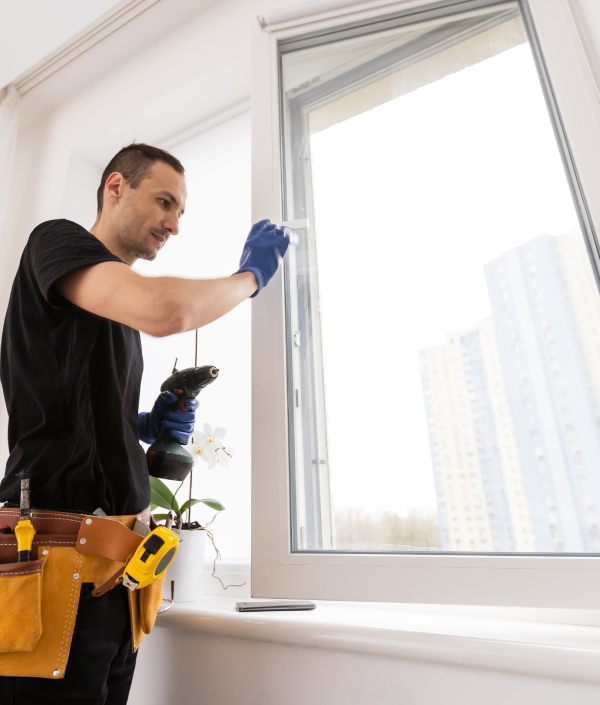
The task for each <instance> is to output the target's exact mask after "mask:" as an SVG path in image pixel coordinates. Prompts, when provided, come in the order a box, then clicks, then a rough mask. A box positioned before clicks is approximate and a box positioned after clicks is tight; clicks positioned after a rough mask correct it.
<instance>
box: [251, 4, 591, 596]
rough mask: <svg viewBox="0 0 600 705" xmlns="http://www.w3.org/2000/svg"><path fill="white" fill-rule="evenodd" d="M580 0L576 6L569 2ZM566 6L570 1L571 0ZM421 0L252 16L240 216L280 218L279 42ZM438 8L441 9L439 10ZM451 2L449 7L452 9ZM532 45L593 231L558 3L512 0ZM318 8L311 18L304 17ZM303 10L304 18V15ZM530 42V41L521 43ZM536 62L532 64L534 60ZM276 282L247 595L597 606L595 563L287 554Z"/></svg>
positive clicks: (583, 98)
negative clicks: (246, 179)
mask: <svg viewBox="0 0 600 705" xmlns="http://www.w3.org/2000/svg"><path fill="white" fill-rule="evenodd" d="M579 1H580V2H581V1H583V0H579ZM572 2H573V3H575V2H576V0H572ZM441 4H443V3H440V2H432V1H431V0H407V1H404V2H402V1H400V2H386V1H385V0H374V1H372V2H363V3H360V4H357V3H356V2H354V3H353V2H351V1H349V2H346V3H345V4H342V3H340V0H329V2H320V3H319V4H318V6H319V9H318V10H315V3H306V5H305V6H304V7H305V11H304V13H303V11H302V6H293V7H291V8H290V9H289V10H288V12H287V14H286V12H285V11H284V10H280V11H279V12H278V13H273V16H272V17H271V18H270V17H269V16H268V15H267V16H264V17H262V18H259V23H260V26H257V28H256V30H255V33H254V42H253V61H254V63H253V85H252V124H253V127H252V150H253V152H252V153H253V157H252V161H253V164H252V184H253V194H252V214H253V219H254V220H260V219H262V218H265V217H270V218H272V219H273V220H278V221H280V222H281V220H282V192H281V181H282V173H281V153H280V139H281V136H280V125H279V95H278V86H279V77H278V52H277V45H278V42H279V41H280V40H282V39H287V38H290V37H293V36H297V35H303V34H307V33H309V32H313V31H319V30H322V29H327V28H329V27H332V26H335V25H343V24H347V23H349V22H355V21H360V20H363V19H367V18H371V17H375V16H383V15H388V14H390V13H392V12H396V11H399V12H403V11H412V10H421V9H424V8H429V7H437V6H440V5H441ZM448 4H450V3H448ZM453 4H457V2H454V3H453ZM521 6H522V8H523V11H524V13H528V14H529V17H530V20H531V23H532V26H533V27H534V31H535V35H536V38H537V42H538V45H539V48H540V52H541V54H540V56H538V63H540V65H543V66H544V67H545V74H544V73H543V72H542V80H543V81H544V82H546V81H547V79H548V81H547V82H546V90H547V91H551V93H552V95H553V96H554V101H555V104H556V105H557V106H559V110H560V114H558V112H554V114H553V119H554V122H555V124H557V125H560V126H561V128H562V129H561V130H559V132H561V133H562V135H563V136H564V137H565V139H563V138H562V137H560V139H561V141H563V151H566V153H568V154H570V157H571V162H572V163H573V164H576V165H577V170H576V172H575V170H574V169H573V168H571V166H570V165H567V168H568V169H569V171H570V175H571V179H572V180H574V181H575V182H577V183H579V185H580V188H581V191H582V192H583V193H585V194H586V201H585V203H582V202H580V203H579V204H578V205H579V208H580V210H581V212H582V213H583V216H582V217H583V218H584V219H587V220H588V224H589V227H588V230H589V231H590V232H591V233H592V234H593V243H592V244H591V250H592V257H593V259H594V262H595V267H596V271H600V267H599V263H600V257H599V254H598V252H599V248H598V242H597V239H596V237H595V234H594V229H593V223H598V224H600V193H599V192H598V191H599V190H598V188H597V184H598V183H600V94H599V91H598V88H597V85H596V82H595V80H594V76H593V73H592V70H591V68H590V63H589V61H588V58H587V57H586V54H585V48H584V44H583V42H582V38H581V36H580V34H579V33H578V27H577V24H576V16H575V17H574V10H576V5H573V6H572V3H571V2H569V0H521ZM315 12H318V14H315ZM306 13H312V14H306ZM532 46H535V45H534V44H532ZM542 57H543V58H542ZM284 314H285V311H284V297H283V275H282V274H279V275H278V276H277V278H276V279H275V280H274V281H273V283H272V284H271V285H270V286H269V287H268V288H267V289H265V291H264V292H263V293H262V294H261V296H260V297H257V298H256V299H255V300H254V301H253V310H252V315H253V322H252V337H253V343H252V354H253V373H252V567H251V573H252V576H251V593H252V596H254V597H278V598H312V599H325V600H352V601H372V602H406V603H419V604H422V603H435V604H455V605H460V604H462V605H496V606H520V607H546V608H586V609H593V608H595V607H597V605H598V595H600V556H599V557H596V556H585V557H579V556H578V557H569V556H560V555H558V556H539V555H538V556H527V555H511V556H506V555H502V556H489V555H488V556H477V555H472V556H470V555H461V556H456V555H406V554H403V555H390V554H348V553H343V554H341V553H335V552H322V553H310V552H304V551H303V552H292V551H291V536H290V531H291V526H292V522H291V517H290V499H289V497H290V487H289V450H288V428H287V408H288V407H287V399H286V390H287V381H286V359H285V355H286V353H285V340H284V335H285V326H284Z"/></svg>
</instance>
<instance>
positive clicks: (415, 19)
mask: <svg viewBox="0 0 600 705" xmlns="http://www.w3.org/2000/svg"><path fill="white" fill-rule="evenodd" d="M413 5H414V4H413ZM551 5H552V7H551ZM531 6H532V7H531ZM559 6H561V0H556V2H553V3H550V4H549V3H545V4H544V5H542V4H540V3H538V2H535V3H525V2H508V3H498V2H481V1H479V2H475V1H474V2H454V3H452V2H448V3H445V4H440V3H435V4H431V3H426V2H423V3H420V4H419V7H417V8H415V7H414V6H413V8H412V9H411V10H410V12H409V11H406V10H404V11H403V9H402V3H400V4H399V7H398V10H397V12H396V14H393V13H392V12H391V10H390V6H389V5H387V6H386V7H385V14H380V15H377V13H375V14H373V13H372V14H371V15H369V16H367V15H361V16H360V17H357V16H354V15H352V13H347V14H349V15H350V16H346V17H344V21H343V22H340V21H339V20H338V23H337V24H327V25H326V24H323V23H320V24H317V25H315V26H314V28H313V31H311V30H310V29H307V23H306V22H305V23H303V24H302V31H301V33H295V32H291V31H290V30H287V31H281V32H277V30H273V31H272V32H271V34H265V36H264V37H261V39H263V41H262V42H260V44H262V47H263V49H262V51H263V52H264V53H262V54H260V55H261V56H264V57H265V63H264V64H262V65H260V64H259V66H262V69H263V72H264V73H265V75H267V76H268V75H269V73H268V71H265V67H266V66H268V65H269V62H270V61H273V65H275V66H277V67H278V72H277V84H276V85H275V84H270V86H269V89H267V88H266V87H265V86H264V85H263V84H261V83H260V81H259V79H258V78H257V85H256V90H255V92H254V100H253V102H254V104H256V103H257V100H256V98H257V96H260V95H262V96H263V97H264V98H265V99H267V98H268V96H269V90H273V89H274V88H277V90H275V91H274V95H275V96H276V97H277V98H278V100H277V101H276V100H274V101H273V102H272V103H269V102H268V100H267V101H266V102H267V103H268V104H269V105H271V106H273V108H274V109H273V112H272V117H273V120H274V121H275V122H274V124H276V125H278V127H277V128H276V129H273V130H272V131H270V132H269V139H267V131H266V128H265V130H264V132H263V131H262V129H263V128H262V127H261V128H257V131H256V132H255V135H254V139H255V146H256V145H257V144H260V146H261V148H262V152H261V153H262V154H264V152H265V150H264V147H265V144H271V145H272V149H271V150H270V151H269V150H267V151H269V154H270V155H272V157H273V162H272V163H271V165H270V166H271V172H270V173H269V171H268V168H267V167H266V166H265V167H264V168H263V169H262V170H261V167H260V161H259V162H258V163H255V165H254V168H255V174H254V182H255V185H256V184H257V183H258V180H257V176H258V174H259V173H260V177H261V179H260V183H261V186H260V187H258V188H257V195H256V197H255V207H256V205H257V204H258V203H259V202H261V199H262V204H261V205H262V207H263V208H265V207H270V208H271V211H270V212H279V213H281V216H282V220H284V221H287V222H292V223H294V224H295V225H296V227H297V229H298V230H299V234H300V243H299V245H298V246H297V247H295V248H291V250H290V253H289V255H288V257H287V260H286V269H285V272H284V277H282V278H281V279H280V280H279V287H277V286H274V287H273V288H272V289H271V290H270V291H269V292H268V293H267V292H265V294H266V295H265V296H264V297H261V299H260V300H257V301H256V303H255V305H254V314H255V315H254V324H253V326H254V332H253V336H254V343H253V345H254V357H255V363H254V390H253V394H254V398H253V419H254V424H255V427H254V430H253V472H254V488H253V594H255V595H257V596H258V595H270V596H275V595H281V596H289V597H292V596H301V595H302V594H304V595H312V596H313V597H321V598H332V599H336V598H337V599H367V600H390V601H394V600H398V601H412V602H428V601H438V602H465V603H471V604H478V603H487V604H510V603H512V602H515V603H518V604H536V605H540V604H547V605H550V604H552V605H556V604H563V606H565V604H569V602H568V601H569V599H570V595H571V594H572V593H571V590H572V589H573V588H574V586H575V585H577V584H581V583H579V582H578V581H579V580H580V578H581V575H582V574H585V575H586V576H587V577H588V578H589V579H590V580H589V583H590V585H589V586H586V588H585V590H588V589H589V590H592V582H593V581H594V580H597V579H598V578H597V577H596V576H597V565H598V560H597V558H596V554H597V553H598V552H599V551H598V549H599V548H600V542H599V539H598V538H597V532H595V531H590V530H589V526H590V525H591V524H592V522H593V523H594V524H596V523H597V522H598V520H599V519H600V517H596V515H595V514H594V515H593V516H592V515H591V513H590V510H589V508H588V509H586V507H585V506H584V505H583V504H582V501H581V498H580V497H578V495H577V489H576V485H577V483H576V481H575V478H576V477H577V475H581V474H582V473H584V474H585V469H586V468H587V469H588V475H586V477H587V480H588V491H589V483H591V484H592V485H593V487H595V490H596V492H597V493H598V496H597V498H596V496H595V497H594V506H600V505H598V499H600V479H598V478H596V477H595V474H594V470H593V468H594V467H598V462H597V461H598V460H600V444H599V441H598V439H597V438H596V434H595V431H594V429H595V425H594V422H593V419H594V418H595V416H594V411H593V409H594V406H595V404H596V399H597V397H598V396H600V388H599V389H598V390H597V391H594V387H593V385H592V386H590V385H589V384H587V379H588V378H593V377H594V374H593V366H594V355H595V350H596V347H597V344H598V341H597V340H596V339H595V336H594V335H593V331H592V330H591V325H590V320H589V317H590V314H589V313H584V312H583V310H582V309H581V308H575V306H574V301H575V300H576V298H577V295H576V293H575V292H576V291H577V290H578V288H579V287H580V286H581V285H580V282H581V280H585V281H586V282H587V284H586V285H585V286H586V288H587V289H588V290H592V291H593V292H594V296H595V297H596V298H598V291H597V288H596V286H595V282H594V269H593V268H592V266H591V265H590V257H589V256H588V253H587V250H589V252H590V253H591V254H592V262H595V261H596V256H597V255H596V252H595V239H594V234H593V230H592V227H591V223H590V221H589V219H588V214H589V212H590V210H591V209H590V208H589V205H588V203H587V201H586V200H585V198H584V195H583V189H582V188H581V184H582V180H583V179H582V177H581V174H580V172H579V171H578V170H576V168H575V163H574V158H573V157H574V153H573V145H572V144H571V143H570V142H569V141H568V140H567V134H566V131H565V130H564V129H563V127H564V123H565V120H564V115H563V114H562V113H561V112H560V111H559V106H558V104H557V102H556V100H555V98H556V96H555V90H554V88H552V89H551V88H550V81H549V78H548V75H547V73H546V59H547V56H546V54H544V57H543V58H542V56H541V53H540V48H539V44H538V40H537V33H538V32H539V26H542V27H545V26H546V24H545V22H546V19H547V17H546V14H545V13H546V12H550V14H551V13H552V11H553V10H556V7H559ZM544 8H545V9H544ZM563 9H564V3H563ZM533 10H535V12H533ZM383 12H384V11H383V10H382V13H383ZM534 18H535V19H536V20H538V22H536V23H535V24H534V21H533V20H534ZM556 19H557V16H556V15H555V16H554V18H553V22H554V24H556ZM553 26H554V25H553ZM562 29H563V30H564V27H562ZM536 30H537V31H536ZM546 42H547V44H546V46H547V47H549V48H550V55H553V51H559V45H560V43H557V44H556V49H554V48H553V47H554V45H553V44H552V42H550V40H549V39H546ZM257 52H259V49H257ZM267 56H268V61H267ZM257 76H258V71H257ZM261 86H262V93H261V92H260V91H261ZM265 112H266V111H265ZM568 112H569V114H571V113H572V111H571V110H569V111H568ZM584 112H585V111H584ZM256 122H257V124H260V125H265V124H267V123H266V120H262V121H258V120H257V121H256ZM579 128H580V129H583V125H579ZM556 137H558V139H556ZM259 139H260V143H259V142H258V140H259ZM264 164H265V165H266V164H267V159H266V158H265V161H264ZM273 164H275V169H274V170H273ZM578 165H579V162H578ZM565 166H566V169H565ZM274 175H275V176H274ZM278 175H280V177H279V176H278ZM269 190H271V197H272V198H273V199H274V200H273V201H272V202H270V203H269V196H267V195H266V192H267V191H269ZM263 192H264V193H263ZM261 193H263V196H260V195H259V194H261ZM256 215H259V213H256ZM574 252H575V253H576V256H574V255H573V253H574ZM574 261H576V262H577V263H578V264H577V265H574V264H573V262H574ZM532 272H535V276H534V277H532V276H531V273H532ZM541 299H543V300H544V302H546V304H547V305H546V306H545V307H544V310H543V312H542V314H540V311H539V306H540V304H539V300H541ZM507 302H510V304H511V306H510V311H511V319H510V321H508V322H507V317H506V315H505V312H506V310H507V308H506V307H507ZM548 321H549V322H550V325H551V326H552V329H553V335H552V339H553V348H552V355H550V353H549V351H548V345H547V343H546V331H545V328H546V327H547V322H548ZM515 340H518V341H519V364H518V366H517V365H516V364H515V358H514V345H515ZM581 351H583V354H581ZM559 367H560V369H561V370H564V371H565V372H564V373H561V375H560V377H559V375H558V373H557V370H558V369H559ZM498 371H499V374H496V372H498ZM567 371H568V372H567ZM561 395H566V401H568V403H569V408H570V409H571V413H570V419H572V421H573V424H572V427H573V429H574V431H573V432H572V434H571V435H574V437H575V440H576V441H577V442H578V443H579V444H580V445H581V447H582V448H583V447H585V449H586V450H585V452H586V454H587V459H588V462H583V461H582V460H580V459H578V460H577V462H574V460H573V458H572V457H571V455H572V454H569V453H568V450H567V449H568V438H567V435H566V429H565V426H564V423H563V422H561V418H562V417H561V401H560V399H561ZM532 428H535V437H534V438H535V444H533V443H532V435H531V433H530V429H532ZM581 457H582V458H583V454H582V456H581ZM541 459H543V463H544V468H545V470H546V471H545V472H544V473H543V474H542V473H540V471H539V462H540V460H541ZM465 463H466V466H467V470H468V475H465ZM267 498H268V499H267ZM448 500H451V501H452V504H451V503H450V502H449V501H448ZM268 502H270V503H271V504H270V505H269V504H268ZM269 506H274V507H276V511H275V512H272V511H271V512H269ZM548 506H551V507H552V515H551V517H550V518H549V514H548V511H547V507H548ZM478 507H485V508H486V510H485V513H483V514H482V512H481V511H480V510H479V509H478ZM586 512H587V513H586ZM550 519H551V520H550ZM474 525H476V526H477V531H475V530H474ZM499 571H501V572H500V573H499ZM549 575H552V580H551V582H552V584H553V585H554V586H555V588H556V590H548V589H544V590H541V585H542V584H544V585H546V584H547V582H548V576H549ZM499 576H501V578H500V579H499ZM540 581H545V582H540ZM583 582H584V583H585V582H586V581H583ZM592 592H593V591H590V592H589V593H588V594H589V595H590V596H591V595H592ZM579 604H581V603H579Z"/></svg>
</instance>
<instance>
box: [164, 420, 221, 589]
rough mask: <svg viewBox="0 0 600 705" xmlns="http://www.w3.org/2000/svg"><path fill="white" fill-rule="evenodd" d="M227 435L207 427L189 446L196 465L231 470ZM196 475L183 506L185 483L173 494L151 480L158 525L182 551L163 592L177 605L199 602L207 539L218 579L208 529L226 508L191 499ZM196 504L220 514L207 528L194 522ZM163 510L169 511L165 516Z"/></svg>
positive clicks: (216, 501) (214, 501)
mask: <svg viewBox="0 0 600 705" xmlns="http://www.w3.org/2000/svg"><path fill="white" fill-rule="evenodd" d="M225 434H226V430H225V429H224V428H221V427H217V428H215V430H214V431H213V430H212V428H211V427H210V426H209V424H204V428H203V431H202V432H199V433H195V434H194V436H193V437H192V442H191V443H190V446H188V449H189V450H190V452H191V453H192V455H193V456H194V458H195V461H196V462H195V464H197V463H198V461H203V462H205V463H206V464H207V467H208V468H213V467H215V466H217V465H219V466H222V467H228V461H229V460H230V459H231V458H232V457H233V454H232V451H231V450H230V449H228V448H226V447H225V444H224V443H223V437H224V436H225ZM193 474H194V469H192V472H191V473H190V475H189V497H188V498H187V499H186V500H185V501H184V502H183V503H181V504H180V503H179V501H178V500H177V496H176V495H177V494H178V492H179V491H180V490H181V488H182V486H183V483H181V484H180V485H179V487H178V488H177V489H176V490H175V491H173V490H172V489H171V488H170V487H169V486H168V485H167V484H166V483H165V482H163V481H162V480H160V479H158V478H156V477H150V489H151V496H150V509H151V511H152V515H153V517H154V519H155V521H156V522H158V523H161V522H166V523H167V525H170V527H171V528H172V529H173V530H174V531H175V532H176V533H177V534H178V535H179V549H178V551H177V554H176V556H175V558H174V559H173V562H172V563H171V565H170V566H169V568H168V569H167V575H166V579H165V589H164V592H163V596H164V597H165V599H168V600H172V601H174V602H190V601H193V600H194V599H195V598H196V594H197V591H198V586H199V580H200V573H201V570H202V567H203V562H204V550H205V546H206V538H207V537H208V538H209V539H210V541H211V543H212V545H213V548H214V550H215V559H214V563H213V573H212V574H213V576H214V577H216V576H215V568H216V561H217V559H218V558H219V556H220V553H219V550H218V549H217V547H216V545H215V542H214V537H213V534H212V532H211V531H210V530H209V529H208V526H209V525H210V524H212V521H214V519H215V517H216V516H217V514H218V513H219V512H222V511H223V510H224V509H225V507H224V506H223V505H222V504H221V502H219V501H218V500H216V499H208V498H203V499H195V498H193V497H192V476H193ZM196 504H204V505H205V506H207V507H209V508H210V509H213V510H214V511H215V512H217V514H215V517H213V519H212V520H211V521H210V522H208V523H207V524H205V525H202V524H200V523H199V522H198V521H192V517H191V510H192V507H193V506H194V505H196ZM157 510H158V511H157ZM161 510H166V512H163V511H161ZM217 579H218V578H217Z"/></svg>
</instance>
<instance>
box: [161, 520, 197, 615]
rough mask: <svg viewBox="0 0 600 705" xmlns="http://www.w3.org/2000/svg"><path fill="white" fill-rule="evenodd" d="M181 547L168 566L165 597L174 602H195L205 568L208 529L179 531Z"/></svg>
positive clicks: (164, 588)
mask: <svg viewBox="0 0 600 705" xmlns="http://www.w3.org/2000/svg"><path fill="white" fill-rule="evenodd" d="M177 533H178V535H179V548H178V549H177V553H176V554H175V558H173V560H172V561H171V564H170V565H169V567H168V568H167V575H166V576H165V582H164V586H163V597H164V598H165V599H167V600H170V599H171V597H172V598H173V602H193V601H194V600H195V599H196V597H197V596H198V590H199V589H200V576H201V574H202V569H203V568H204V550H205V548H206V531H202V529H197V530H191V531H190V530H187V529H183V530H182V531H180V532H177Z"/></svg>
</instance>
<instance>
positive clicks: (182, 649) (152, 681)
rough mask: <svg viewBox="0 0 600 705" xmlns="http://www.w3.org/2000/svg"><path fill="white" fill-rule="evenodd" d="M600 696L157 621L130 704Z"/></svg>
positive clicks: (517, 700)
mask: <svg viewBox="0 0 600 705" xmlns="http://www.w3.org/2000/svg"><path fill="white" fill-rule="evenodd" d="M317 609H318V608H317ZM465 648H466V649H467V650H468V649H469V647H468V646H466V645H465ZM471 648H474V647H471ZM599 697H600V687H599V686H598V685H594V684H590V683H578V682H575V681H566V680H559V679H556V680H555V679H546V678H539V677H533V676H525V675H520V674H516V673H504V672H501V671H488V670H484V669H473V668H463V667H458V666H450V665H444V664H436V663H425V662H420V661H418V660H414V661H408V660H404V659H397V658H389V657H378V656H373V655H366V654H365V655H361V654H354V653H348V652H344V651H342V650H340V651H335V650H331V651H330V650H326V649H319V648H314V649H308V648H301V647H295V646H290V645H287V644H279V643H268V642H263V641H251V640H245V639H231V638H227V637H223V636H218V635H214V634H207V633H194V632H191V631H184V630H180V629H177V630H176V629H171V628H161V627H158V628H156V629H155V631H154V632H153V633H152V635H151V636H150V637H147V640H146V641H145V642H144V643H143V644H142V647H141V650H140V654H139V657H138V666H137V670H136V675H135V678H134V682H133V686H132V691H131V695H130V698H129V705H145V703H148V702H150V701H152V702H155V703H175V702H185V703H194V705H213V704H214V705H217V704H219V705H220V704H221V703H222V705H507V704H508V703H513V704H514V705H526V704H527V703H543V705H567V703H577V705H597V703H598V698H599Z"/></svg>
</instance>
